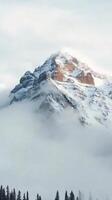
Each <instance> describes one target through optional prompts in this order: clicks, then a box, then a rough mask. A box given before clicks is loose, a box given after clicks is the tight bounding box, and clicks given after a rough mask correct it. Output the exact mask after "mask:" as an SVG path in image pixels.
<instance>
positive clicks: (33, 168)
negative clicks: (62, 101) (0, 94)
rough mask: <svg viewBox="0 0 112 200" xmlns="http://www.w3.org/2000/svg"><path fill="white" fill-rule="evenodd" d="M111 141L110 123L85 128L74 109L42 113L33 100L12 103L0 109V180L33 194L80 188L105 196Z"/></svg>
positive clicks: (111, 174) (111, 179)
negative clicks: (58, 113) (38, 111)
mask: <svg viewBox="0 0 112 200" xmlns="http://www.w3.org/2000/svg"><path fill="white" fill-rule="evenodd" d="M4 97H5V95H4ZM0 104H2V99H1V100H0ZM111 141H112V135H111V128H110V130H107V129H106V128H104V127H102V128H101V127H96V128H95V127H85V128H84V127H83V126H81V125H80V124H79V122H77V119H76V117H75V115H74V113H73V111H72V110H66V111H65V112H64V113H63V114H61V115H60V116H56V115H54V116H52V117H51V116H49V118H48V119H46V118H45V117H43V116H42V115H40V114H38V113H37V112H36V111H35V106H34V105H33V104H30V103H28V102H23V103H17V104H13V105H12V106H8V107H6V108H4V109H1V110H0V160H1V164H0V180H1V183H2V184H3V185H7V184H9V185H10V186H12V187H17V189H21V190H22V191H25V190H26V189H28V190H29V191H30V194H31V197H34V196H33V195H34V194H36V192H39V193H40V194H42V196H43V198H45V199H46V198H47V199H48V198H49V199H51V198H52V199H53V198H54V195H55V192H56V190H57V189H59V190H60V194H61V197H63V194H64V192H65V190H66V189H67V190H68V191H69V190H74V192H76V193H77V192H78V190H79V189H80V190H81V191H83V192H84V194H85V196H86V197H87V196H88V194H89V192H90V191H91V192H92V194H93V196H94V197H99V199H105V198H106V197H108V196H112V190H111V185H112V167H111V166H112V142H111Z"/></svg>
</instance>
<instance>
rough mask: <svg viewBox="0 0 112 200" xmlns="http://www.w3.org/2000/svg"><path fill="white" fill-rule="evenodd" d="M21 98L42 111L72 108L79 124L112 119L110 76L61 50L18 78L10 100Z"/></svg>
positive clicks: (104, 121) (58, 110) (111, 85)
mask: <svg viewBox="0 0 112 200" xmlns="http://www.w3.org/2000/svg"><path fill="white" fill-rule="evenodd" d="M21 100H28V101H29V100H30V101H33V102H35V103H36V105H37V107H38V109H37V110H43V111H44V113H45V112H47V111H48V112H51V113H52V112H61V111H63V110H64V109H66V108H67V107H71V108H72V109H73V110H74V112H75V114H76V113H77V117H78V119H79V120H80V122H81V123H82V124H91V123H93V122H94V121H96V122H98V123H100V124H105V123H106V122H107V121H108V122H110V121H112V114H111V113H112V78H111V76H109V77H108V76H105V75H103V74H100V73H97V72H95V71H94V70H92V69H91V68H89V67H88V66H87V65H86V64H84V63H82V62H80V61H79V60H78V59H77V58H75V57H74V56H73V55H70V54H69V53H68V52H62V51H60V52H58V53H56V54H53V55H51V56H50V57H49V58H48V59H47V60H46V61H45V62H44V64H43V65H41V66H38V67H37V68H35V70H34V72H30V71H27V72H26V73H25V74H24V75H23V76H22V77H21V78H20V81H19V84H18V85H16V86H15V88H14V89H13V90H12V91H11V93H10V102H11V103H13V102H17V101H21Z"/></svg>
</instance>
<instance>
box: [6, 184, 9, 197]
mask: <svg viewBox="0 0 112 200" xmlns="http://www.w3.org/2000/svg"><path fill="white" fill-rule="evenodd" d="M6 199H7V200H10V191H9V186H8V185H7V187H6Z"/></svg>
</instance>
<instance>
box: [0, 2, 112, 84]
mask: <svg viewBox="0 0 112 200" xmlns="http://www.w3.org/2000/svg"><path fill="white" fill-rule="evenodd" d="M111 37H112V1H111V0H107V1H104V0H94V1H93V0H10V1H9V0H0V85H1V86H2V87H4V86H6V87H13V85H14V84H15V83H16V82H17V81H18V78H19V77H20V76H21V75H22V74H23V73H24V72H25V71H26V70H33V69H34V68H35V66H37V65H39V64H41V63H42V62H44V61H45V59H46V58H47V57H49V56H50V54H52V53H54V52H57V51H59V50H60V49H62V48H65V47H66V48H71V49H73V50H74V51H75V52H76V55H75V56H76V57H79V58H81V59H82V60H81V61H84V62H86V63H87V64H89V66H90V67H91V66H92V67H93V68H95V69H96V68H97V69H98V70H99V69H100V70H101V71H107V72H112V56H111V52H112V39H111Z"/></svg>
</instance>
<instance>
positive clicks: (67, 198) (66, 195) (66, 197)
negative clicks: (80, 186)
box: [65, 191, 69, 200]
mask: <svg viewBox="0 0 112 200" xmlns="http://www.w3.org/2000/svg"><path fill="white" fill-rule="evenodd" d="M65 200H69V197H68V193H67V191H66V192H65Z"/></svg>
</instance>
